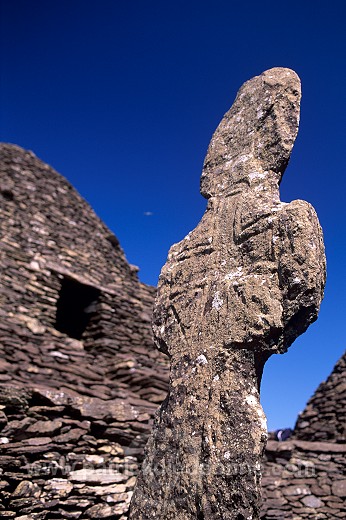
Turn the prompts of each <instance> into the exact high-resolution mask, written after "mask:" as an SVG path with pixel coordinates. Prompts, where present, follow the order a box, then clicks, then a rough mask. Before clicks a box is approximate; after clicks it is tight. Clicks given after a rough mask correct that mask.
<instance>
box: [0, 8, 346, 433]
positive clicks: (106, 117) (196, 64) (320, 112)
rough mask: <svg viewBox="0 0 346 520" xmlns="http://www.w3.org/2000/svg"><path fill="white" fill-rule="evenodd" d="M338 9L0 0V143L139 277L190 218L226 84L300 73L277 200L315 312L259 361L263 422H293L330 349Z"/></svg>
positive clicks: (339, 103) (340, 178)
mask: <svg viewBox="0 0 346 520" xmlns="http://www.w3.org/2000/svg"><path fill="white" fill-rule="evenodd" d="M345 6H346V3H345V2H344V1H341V0H340V1H333V0H330V1H329V2H321V1H319V0H317V1H314V2H312V1H304V0H300V1H299V2H298V1H297V0H290V1H289V2H278V1H277V0H276V1H266V0H262V1H261V2H258V1H256V2H254V1H247V2H243V3H241V2H235V1H234V2H233V1H230V0H228V1H227V0H224V1H220V0H213V1H212V2H211V1H203V0H192V1H188V0H185V1H184V2H183V1H181V0H174V1H172V0H169V1H164V0H161V1H159V0H146V1H144V0H142V1H140V0H132V1H127V0H113V1H111V0H98V1H97V2H96V1H90V0H74V1H72V2H71V1H70V0H69V1H67V0H59V1H58V0H50V1H47V0H30V2H28V1H27V0H2V1H1V21H2V27H1V136H0V139H1V140H2V141H6V142H12V143H16V144H19V145H21V146H23V147H24V148H29V149H31V150H33V151H34V152H35V153H36V155H38V156H39V157H40V158H41V159H43V160H44V161H46V162H48V163H49V164H51V165H52V166H53V167H54V168H55V169H56V170H58V171H59V172H60V173H62V174H63V175H65V176H66V177H67V178H68V179H69V181H70V182H72V184H73V185H74V186H75V187H76V188H77V189H78V190H79V192H80V193H81V194H82V195H83V196H84V197H85V198H86V199H87V200H88V201H89V202H90V204H91V205H92V206H93V208H94V209H95V210H96V212H97V213H98V215H99V216H100V217H101V218H102V219H103V220H104V221H105V222H106V224H107V225H108V226H109V227H110V228H111V229H112V230H113V231H114V232H115V234H116V235H117V236H118V238H119V239H120V242H121V244H122V246H123V248H124V250H125V253H126V255H127V258H128V260H129V261H130V262H131V263H134V264H136V265H138V266H139V267H140V278H141V279H142V280H143V281H144V282H147V283H150V284H153V285H156V283H157V278H158V275H159V271H160V269H161V266H162V265H163V263H164V262H165V259H166V255H167V251H168V249H169V247H170V245H171V244H172V243H174V242H176V241H178V240H180V239H181V238H183V237H184V236H185V235H186V233H187V232H188V231H190V230H191V229H193V228H194V227H195V225H196V224H197V222H198V221H199V219H200V218H201V216H202V213H203V211H204V208H205V200H204V199H203V198H202V197H201V195H199V177H200V172H201V168H202V163H203V158H204V155H205V152H206V149H207V146H208V143H209V140H210V138H211V135H212V133H213V131H214V130H215V128H216V126H217V124H218V123H219V121H220V119H221V117H222V116H223V114H224V113H225V112H226V111H227V110H228V108H229V107H230V106H231V104H232V102H233V100H234V97H235V95H236V92H237V90H238V88H239V87H240V86H241V84H242V83H243V82H244V81H245V80H247V79H249V78H251V77H253V76H254V75H257V74H260V73H261V72H262V71H263V70H265V69H267V68H270V67H273V66H285V67H291V68H293V69H295V70H296V71H297V73H298V74H299V76H300V77H301V80H302V84H303V100H302V113H301V127H300V132H299V135H298V139H297V142H296V146H295V149H294V153H293V156H292V159H291V162H290V165H289V167H288V169H287V171H286V174H285V178H284V181H283V183H282V189H281V193H282V199H283V200H284V201H290V200H292V199H297V198H301V199H305V200H308V201H309V202H311V203H312V204H313V205H314V206H315V208H316V210H317V212H318V215H319V218H320V221H321V224H322V226H323V229H324V233H325V242H326V248H327V258H328V282H327V288H326V295H325V301H324V303H323V306H322V310H321V314H320V318H319V320H318V321H317V322H316V323H315V324H314V325H313V326H311V327H310V329H309V331H308V332H307V333H306V334H304V335H303V336H302V337H301V338H299V339H298V340H297V341H296V342H295V344H294V345H293V346H292V347H291V349H290V351H289V353H288V354H286V355H284V356H275V357H272V358H271V360H270V361H269V362H268V363H267V366H266V369H265V373H264V380H263V386H262V402H263V406H264V409H265V411H266V414H267V416H268V419H269V428H270V429H274V428H279V427H285V426H293V424H294V421H295V418H296V416H297V413H298V412H299V411H300V410H301V409H303V407H304V406H305V403H306V401H307V399H308V398H309V397H310V395H311V394H312V393H313V391H314V390H315V388H316V387H317V385H318V384H319V383H320V381H321V380H322V379H324V378H325V377H326V376H327V375H328V374H329V372H330V370H331V369H332V367H333V365H334V363H335V362H336V361H337V359H338V358H339V356H340V355H341V354H342V352H343V350H344V348H345V341H344V337H343V336H344V334H343V329H344V320H345V294H346V286H345V285H346V284H345V232H344V230H345V205H344V201H345V187H346V182H345V158H344V149H345V127H346V102H345V95H346V72H345V71H346V64H345V55H346V44H345V26H346V7H345ZM145 212H152V213H153V215H151V216H145V214H144V213H145Z"/></svg>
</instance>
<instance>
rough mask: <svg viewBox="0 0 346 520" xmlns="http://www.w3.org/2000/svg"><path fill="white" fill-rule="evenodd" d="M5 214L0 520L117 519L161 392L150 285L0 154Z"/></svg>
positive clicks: (0, 265) (104, 237) (62, 191)
mask: <svg viewBox="0 0 346 520" xmlns="http://www.w3.org/2000/svg"><path fill="white" fill-rule="evenodd" d="M0 212H1V224H0V229H1V248H0V251H1V254H0V269H1V276H0V279H1V286H0V301H1V306H0V430H1V431H0V467H1V470H2V471H1V472H0V517H1V518H22V517H23V518H28V519H32V518H35V519H36V518H37V519H39V518H62V519H68V518H81V519H82V518H120V517H121V516H122V515H123V514H124V513H126V512H127V510H128V507H129V502H130V498H131V493H132V488H133V484H134V477H135V475H136V473H137V471H138V465H139V463H140V460H141V457H142V452H143V446H144V444H145V442H146V438H147V436H148V433H149V431H150V428H151V419H152V416H153V414H154V411H155V409H156V407H157V404H158V403H160V402H161V401H162V400H163V399H164V397H165V395H166V394H167V388H168V381H167V380H168V362H167V360H166V358H165V356H164V355H162V354H161V353H160V352H158V351H157V350H156V349H154V348H153V341H152V333H151V312H152V302H153V297H154V293H155V289H154V288H153V287H148V286H145V285H144V284H142V283H141V282H140V281H139V280H138V278H137V269H136V268H134V267H133V266H130V265H129V264H128V262H127V261H126V258H125V255H124V253H123V251H122V249H121V247H120V245H119V243H118V240H117V239H116V237H115V236H114V235H113V233H112V232H111V231H110V230H109V229H108V228H107V227H106V226H105V225H104V224H103V223H102V222H101V221H100V219H99V218H98V217H97V216H96V215H95V213H94V212H93V211H92V209H91V208H90V206H89V205H88V204H87V203H86V201H85V200H83V199H82V197H80V195H79V194H78V193H77V192H76V190H75V189H74V188H73V187H72V186H71V185H70V184H69V183H68V182H67V181H66V179H64V178H63V177H62V176H61V175H59V174H58V173H57V172H55V171H54V170H53V169H52V168H51V167H49V166H48V165H47V164H45V163H43V162H42V161H40V160H39V159H38V158H37V157H35V155H34V154H33V153H31V152H28V151H25V150H23V149H21V148H19V147H17V146H14V145H7V144H2V145H0ZM110 511H111V515H110V514H109V513H110Z"/></svg>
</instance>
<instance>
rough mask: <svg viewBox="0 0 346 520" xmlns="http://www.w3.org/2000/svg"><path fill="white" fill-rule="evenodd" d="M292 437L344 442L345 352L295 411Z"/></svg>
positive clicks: (345, 421)
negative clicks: (295, 416) (298, 409)
mask: <svg viewBox="0 0 346 520" xmlns="http://www.w3.org/2000/svg"><path fill="white" fill-rule="evenodd" d="M294 438H296V439H300V440H308V441H318V442H319V441H322V442H341V443H342V442H346V352H345V354H344V355H343V356H342V357H341V358H340V359H339V361H338V362H337V364H336V365H335V367H334V369H333V371H332V373H331V374H330V376H329V377H328V379H327V380H326V381H323V382H322V383H321V384H320V385H319V387H318V388H317V390H316V392H315V393H314V395H313V396H312V397H311V399H310V400H309V401H308V403H307V405H306V408H305V410H304V411H303V412H301V413H300V414H299V417H298V419H297V422H296V425H295V429H294Z"/></svg>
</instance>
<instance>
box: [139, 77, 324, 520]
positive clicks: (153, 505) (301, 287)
mask: <svg viewBox="0 0 346 520" xmlns="http://www.w3.org/2000/svg"><path fill="white" fill-rule="evenodd" d="M299 105H300V81H299V78H298V76H297V75H296V74H295V72H293V71H292V70H289V69H285V68H274V69H271V70H268V71H266V72H264V73H263V74H261V75H260V76H257V77H255V78H253V79H251V80H250V81H247V82H246V83H245V84H244V85H243V86H242V88H241V89H240V91H239V92H238V95H237V97H236V100H235V102H234V104H233V106H232V107H231V109H230V110H229V111H228V112H227V113H226V115H225V116H224V118H223V119H222V121H221V123H220V125H219V127H218V128H217V130H216V132H215V134H214V136H213V138H212V140H211V143H210V145H209V149H208V153H207V156H206V159H205V162H204V167H203V173H202V178H201V193H202V195H203V196H204V197H206V198H207V199H208V206H207V209H206V212H205V214H204V216H203V218H202V220H201V222H200V223H199V224H198V226H197V227H196V228H195V229H194V230H193V231H192V232H191V233H189V234H188V235H187V236H186V237H185V238H184V239H183V240H182V241H181V242H179V243H178V244H175V245H174V246H172V248H171V249H170V252H169V255H168V260H167V262H166V264H165V266H164V267H163V269H162V272H161V276H160V280H159V286H158V293H157V298H156V305H155V309H154V326H153V328H154V335H155V341H156V345H157V347H158V348H159V349H160V350H162V351H163V352H165V353H167V354H168V356H169V357H170V361H171V375H170V387H169V393H168V396H167V398H166V400H165V401H164V403H163V404H162V406H161V408H160V409H159V411H158V412H157V416H156V419H155V425H154V429H153V432H152V435H151V438H150V440H149V442H148V445H147V448H146V458H145V461H144V464H143V467H142V471H141V473H140V475H139V477H138V481H137V486H136V489H135V493H134V496H133V500H132V505H131V513H130V518H131V519H133V520H144V519H148V520H149V519H150V520H152V519H159V520H173V519H174V520H190V519H196V520H202V519H203V520H216V519H222V520H226V519H237V520H241V519H244V520H245V519H247V520H250V519H251V520H255V519H257V518H259V507H260V495H261V493H260V462H261V456H262V453H263V450H264V447H265V443H266V439H267V429H266V419H265V415H264V413H263V410H262V407H261V404H260V400H259V386H260V380H261V375H262V371H263V366H264V363H265V361H266V360H267V359H268V358H269V356H270V355H271V354H274V353H282V352H285V351H286V350H287V348H288V347H289V346H290V345H291V343H292V342H293V341H294V340H295V338H296V337H297V336H299V335H300V334H302V333H303V332H304V331H305V330H306V329H307V327H308V326H309V324H310V323H311V322H313V321H314V320H315V319H316V318H317V314H318V310H319V306H320V303H321V299H322V296H323V288H324V283H325V257H324V247H323V239H322V232H321V228H320V226H319V223H318V219H317V216H316V214H315V211H314V209H313V208H312V207H311V206H310V204H308V203H307V202H304V201H302V200H295V201H293V202H291V203H289V204H286V203H283V202H281V201H280V198H279V184H280V181H281V178H282V175H283V173H284V171H285V168H286V166H287V163H288V160H289V157H290V153H291V150H292V147H293V144H294V141H295V138H296V135H297V131H298V124H299Z"/></svg>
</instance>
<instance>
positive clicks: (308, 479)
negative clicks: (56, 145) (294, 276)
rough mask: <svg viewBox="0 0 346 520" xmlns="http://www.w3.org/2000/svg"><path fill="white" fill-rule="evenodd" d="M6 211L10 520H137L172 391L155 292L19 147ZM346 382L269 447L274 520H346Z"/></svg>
mask: <svg viewBox="0 0 346 520" xmlns="http://www.w3.org/2000/svg"><path fill="white" fill-rule="evenodd" d="M0 210H1V213H0V217H1V224H0V232H1V249H0V254H1V256H0V265H1V285H0V302H1V306H0V468H1V469H0V518H16V519H18V520H34V519H35V520H45V519H47V520H48V519H79V520H86V519H92V518H97V519H100V518H105V519H117V520H125V519H127V518H128V514H129V505H130V500H131V497H132V494H133V489H134V486H135V482H136V477H137V475H138V473H139V468H140V465H141V463H142V461H143V456H144V455H143V454H144V446H145V444H146V441H147V439H148V436H149V433H150V431H151V428H152V423H153V417H154V413H155V411H156V410H157V408H158V406H159V404H161V403H162V401H163V400H164V399H165V398H166V395H167V391H168V382H169V360H168V358H167V356H166V355H165V354H163V353H161V352H159V351H158V350H157V349H156V348H155V347H154V343H153V337H152V332H151V316H152V309H153V303H154V297H155V292H156V290H155V288H153V287H149V286H146V285H145V284H143V283H141V282H140V281H139V279H138V277H137V269H136V268H135V267H134V266H131V265H129V264H128V262H127V261H126V259H125V256H124V253H123V250H122V249H121V247H120V245H119V242H118V240H117V238H116V237H115V236H114V235H113V233H111V232H110V230H109V229H108V228H107V227H106V226H105V225H104V224H103V223H102V222H101V220H100V219H99V218H98V217H97V216H96V215H95V213H94V212H93V210H92V209H91V208H90V206H89V205H88V204H87V203H86V202H85V200H83V198H82V197H81V196H80V195H79V194H78V193H77V192H76V190H75V189H74V188H73V187H72V186H71V185H70V184H69V183H68V182H67V181H66V179H64V178H63V177H62V176H61V175H59V174H58V173H57V172H55V171H54V170H53V169H52V168H51V167H50V166H48V165H47V164H45V163H43V162H42V161H40V160H39V159H38V158H37V157H36V156H35V155H34V154H33V153H32V152H29V151H25V150H23V149H22V148H20V147H18V146H15V145H9V144H1V145H0ZM345 381H346V357H345V356H343V357H342V358H341V359H340V360H339V361H338V363H337V364H336V366H335V368H334V370H333V372H332V373H331V375H330V376H329V378H328V379H327V381H326V382H324V383H322V384H321V385H320V386H319V388H318V389H317V391H316V392H315V394H314V396H313V397H312V398H311V399H310V401H309V402H308V404H307V406H306V408H305V410H304V411H303V412H302V413H301V414H300V415H299V417H298V419H297V423H296V426H295V428H294V431H293V432H292V435H291V436H290V437H289V438H288V439H287V440H285V441H281V442H279V441H278V440H275V439H274V438H273V436H272V438H271V440H269V441H268V443H267V448H266V451H265V457H264V461H263V465H262V490H263V506H262V513H261V518H262V519H266V520H275V519H291V520H300V519H318V520H323V519H339V518H340V519H341V518H346V507H345V497H346V475H345V472H346V464H345V455H346V428H345V425H346V417H345V408H346V406H345V405H346V403H345V401H346V382H345ZM196 518H197V517H196ZM199 518H200V519H202V518H204V517H202V516H200V517H199ZM225 518H226V517H225ZM227 518H228V517H227ZM229 518H231V517H229ZM241 518H243V517H239V520H241Z"/></svg>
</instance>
